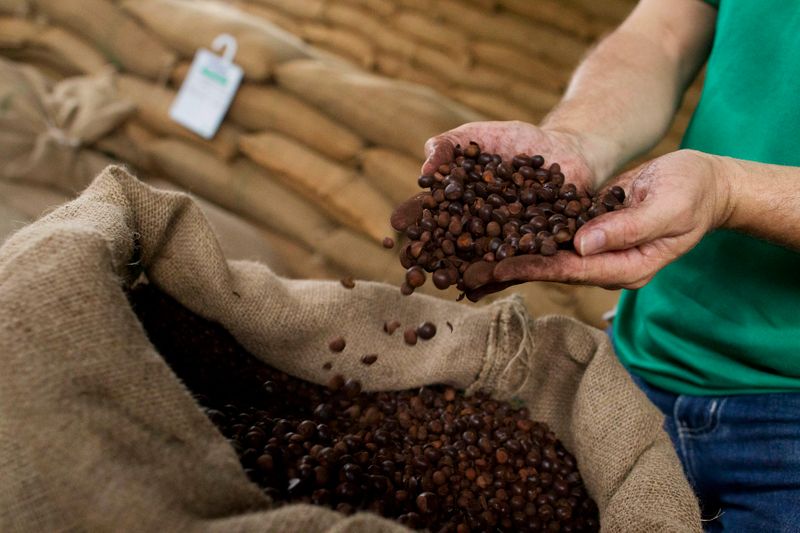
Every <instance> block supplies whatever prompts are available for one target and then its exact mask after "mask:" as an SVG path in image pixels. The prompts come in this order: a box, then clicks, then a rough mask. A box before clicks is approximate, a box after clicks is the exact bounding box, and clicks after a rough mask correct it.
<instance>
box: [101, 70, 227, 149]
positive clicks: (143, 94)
mask: <svg viewBox="0 0 800 533" xmlns="http://www.w3.org/2000/svg"><path fill="white" fill-rule="evenodd" d="M115 84H116V87H117V90H118V91H119V94H120V97H122V98H125V99H126V100H129V101H131V102H133V103H134V104H135V105H136V118H138V119H139V120H141V121H142V122H143V123H144V124H145V125H146V126H147V127H149V128H152V129H153V130H155V131H157V132H159V133H161V134H164V135H170V136H174V137H182V138H184V139H187V140H190V141H192V142H193V143H196V144H198V145H199V146H202V147H204V148H206V149H208V150H211V151H213V152H214V153H215V154H217V155H218V156H219V157H221V158H223V159H225V160H228V159H230V158H232V157H233V156H234V155H236V152H237V151H238V143H239V132H238V131H237V129H236V128H235V127H233V126H231V125H230V124H221V125H220V127H219V129H218V130H217V133H216V134H214V137H213V138H212V139H210V140H206V139H204V138H202V137H200V136H199V135H197V134H196V133H194V132H192V131H190V130H188V129H186V128H185V127H183V126H181V125H180V124H178V123H177V122H175V121H174V120H172V118H170V116H169V108H170V107H171V106H172V102H173V101H174V100H175V96H176V94H177V93H176V91H173V90H171V89H167V88H166V87H162V86H160V85H157V84H155V83H150V82H148V81H146V80H144V79H142V78H137V77H136V76H128V75H125V74H120V75H119V76H117V77H116V79H115Z"/></svg>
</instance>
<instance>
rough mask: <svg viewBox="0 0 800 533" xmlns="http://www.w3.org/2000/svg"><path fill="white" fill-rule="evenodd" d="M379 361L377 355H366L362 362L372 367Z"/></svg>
mask: <svg viewBox="0 0 800 533" xmlns="http://www.w3.org/2000/svg"><path fill="white" fill-rule="evenodd" d="M377 360H378V356H377V355H376V354H369V355H365V356H364V357H362V358H361V362H362V363H364V364H365V365H371V364H373V363H374V362H375V361H377Z"/></svg>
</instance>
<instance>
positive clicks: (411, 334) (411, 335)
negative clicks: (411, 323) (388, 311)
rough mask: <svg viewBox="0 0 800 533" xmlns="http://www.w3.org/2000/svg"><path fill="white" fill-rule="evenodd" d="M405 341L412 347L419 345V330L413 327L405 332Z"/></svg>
mask: <svg viewBox="0 0 800 533" xmlns="http://www.w3.org/2000/svg"><path fill="white" fill-rule="evenodd" d="M403 340H405V341H406V344H408V345H410V346H414V345H415V344H417V330H416V329H414V328H413V327H408V328H406V330H405V331H404V332H403Z"/></svg>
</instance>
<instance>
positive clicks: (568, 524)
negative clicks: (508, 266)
mask: <svg viewBox="0 0 800 533" xmlns="http://www.w3.org/2000/svg"><path fill="white" fill-rule="evenodd" d="M484 159H485V158H484ZM493 163H494V157H492V159H491V162H489V163H487V165H490V164H493ZM551 215H552V213H550V214H549V215H548V216H551ZM468 216H473V215H472V214H468ZM511 220H517V221H518V222H520V223H521V222H522V220H520V219H518V218H513V217H512V218H511ZM567 229H569V222H568V221H567ZM542 233H544V235H539V234H538V233H537V234H534V233H530V232H529V233H525V234H524V235H521V236H520V237H519V238H517V237H514V236H511V237H509V241H511V242H513V241H514V239H517V244H518V245H520V243H523V242H526V241H524V240H523V239H526V236H527V239H528V240H529V239H531V238H532V239H534V241H535V240H536V239H540V241H541V243H543V244H545V246H546V243H547V242H551V244H552V245H553V246H557V245H556V243H555V242H554V241H553V236H552V235H550V234H549V233H548V232H542ZM481 239H484V241H483V242H482V243H481V247H482V248H483V249H487V250H488V249H490V248H491V247H492V246H493V244H492V241H493V239H490V238H488V237H482V238H481ZM495 239H497V240H498V241H499V244H498V243H495V244H496V248H495V249H497V250H499V248H500V246H502V245H504V244H505V245H509V246H513V245H512V244H511V242H502V241H500V239H498V238H495ZM434 242H436V241H431V243H432V245H433V243H434ZM475 244H476V246H477V245H478V243H477V242H476V243H475ZM520 247H521V246H520ZM426 253H427V252H426ZM458 253H459V254H460V255H459V256H452V257H451V258H449V259H446V260H443V261H444V262H442V263H441V264H438V265H436V268H435V269H433V270H431V271H432V272H434V274H435V273H436V270H443V271H445V272H448V273H451V278H450V279H451V280H452V281H453V282H458V283H461V282H463V280H459V279H458V278H459V273H460V271H461V270H462V268H463V271H464V272H469V270H468V268H469V267H477V266H478V265H483V263H471V260H472V259H475V258H478V257H479V256H477V255H475V253H474V251H473V250H472V249H470V250H465V251H459V252H458ZM430 255H431V265H433V262H435V261H442V260H441V259H440V260H434V255H433V251H432V250H431V252H430ZM462 256H463V257H462ZM419 266H420V267H421V268H422V265H419ZM481 268H482V267H481ZM488 269H489V270H488V271H489V273H491V270H492V269H493V265H488ZM461 275H463V276H466V274H463V273H461ZM470 275H472V274H470ZM489 280H491V276H490V277H489ZM462 286H463V285H462ZM131 298H132V300H133V301H134V302H135V304H134V305H132V309H134V310H135V312H136V313H137V314H139V315H140V320H141V322H142V324H143V325H144V326H145V329H146V332H147V334H148V338H149V339H150V340H151V342H152V343H153V344H154V345H155V347H156V349H157V350H158V352H159V354H161V355H162V356H163V357H164V359H165V360H166V362H167V363H168V364H169V365H170V367H171V368H172V369H173V370H174V372H175V373H176V375H177V376H178V377H179V378H180V379H181V380H182V381H183V382H184V383H186V385H187V386H188V387H189V389H190V391H191V392H192V394H193V396H194V397H195V398H196V400H197V401H198V402H199V403H200V405H201V406H202V407H203V409H204V412H205V413H207V415H208V417H209V419H210V420H211V421H212V423H214V424H215V425H216V426H217V428H218V429H219V431H220V432H221V433H222V434H223V435H224V436H225V437H226V438H227V439H228V441H229V442H230V443H231V449H232V450H234V451H235V452H236V454H237V456H238V457H239V460H240V464H241V465H242V469H243V472H244V473H245V474H246V475H247V476H248V478H249V479H250V480H251V481H252V482H254V483H257V484H258V485H259V486H260V487H261V489H262V491H263V493H264V494H265V495H266V496H267V498H269V499H271V500H272V501H273V502H274V504H275V505H283V504H287V503H311V504H315V505H322V506H327V507H329V508H331V509H335V510H337V511H339V512H341V513H344V514H353V513H355V512H356V511H369V512H373V513H377V514H380V515H382V516H385V517H387V518H390V519H395V520H397V521H399V522H403V523H405V524H408V525H412V526H413V527H415V528H419V529H426V530H430V531H495V530H496V531H525V530H531V529H532V530H535V529H536V528H555V527H556V526H558V527H559V528H560V530H561V531H597V530H598V528H599V524H598V521H597V506H596V505H595V504H594V503H593V502H592V501H591V500H590V499H589V496H588V495H587V493H586V489H585V488H584V486H583V482H582V480H581V477H580V474H579V473H578V471H577V466H578V465H576V462H575V459H574V457H573V456H572V455H570V454H569V453H568V452H567V451H566V450H564V448H563V446H562V445H561V443H559V442H558V441H557V440H556V438H555V435H553V433H552V432H551V431H550V430H549V429H548V428H547V427H546V426H544V425H543V424H540V423H537V422H534V421H533V420H531V419H530V414H529V412H528V410H527V409H525V408H522V409H516V408H514V407H512V406H511V405H510V404H508V403H507V402H502V401H498V400H494V399H492V398H490V397H489V396H488V395H487V394H485V393H483V392H476V393H475V394H473V395H471V396H465V395H464V394H462V393H460V392H457V391H456V390H455V389H454V388H452V387H446V386H433V387H429V386H425V387H422V388H415V389H413V390H405V391H392V392H365V391H363V390H362V387H361V384H360V383H359V382H358V381H357V380H354V379H352V378H350V379H345V378H344V377H343V376H342V375H340V374H338V373H336V374H334V375H331V376H328V379H327V386H320V385H317V384H314V383H311V382H307V381H303V380H301V379H298V378H294V377H292V376H289V375H287V374H285V373H283V372H280V371H278V370H277V369H274V368H271V367H269V366H267V365H266V364H264V363H263V362H261V361H260V360H258V359H256V358H254V357H252V356H251V355H250V354H248V353H247V352H245V351H244V349H243V348H241V347H240V346H239V345H237V344H236V342H235V340H233V338H232V337H231V336H230V335H228V334H227V333H226V332H225V331H224V330H223V329H222V328H221V327H220V326H219V325H218V324H214V323H211V322H208V321H205V320H203V319H202V318H200V317H196V316H194V315H191V314H190V313H189V311H188V310H185V308H182V307H181V306H180V305H179V304H177V302H174V300H171V299H169V298H168V297H166V296H165V295H161V294H160V293H158V290H157V289H156V288H155V287H153V286H151V285H145V286H142V287H139V288H136V289H133V290H132V292H131ZM447 325H448V328H450V329H451V330H452V324H451V323H449V322H448V323H447ZM399 327H400V324H399V322H398V321H396V320H394V321H391V322H389V321H387V322H386V323H385V324H384V329H385V330H386V332H387V333H389V332H390V331H395V330H396V329H397V328H399ZM416 329H417V328H414V327H411V328H407V330H406V331H405V332H404V340H405V338H406V335H409V336H411V337H412V338H413V342H414V343H416V342H417V339H418V335H417V332H416ZM419 329H420V337H425V336H426V335H427V333H425V329H426V328H424V327H423V325H420V326H419ZM429 346H430V345H428V346H425V345H424V344H423V345H422V346H420V347H419V348H418V350H423V352H417V353H419V354H420V355H422V356H424V349H425V348H429ZM351 350H352V347H351ZM362 353H363V352H362ZM375 356H376V354H369V353H367V355H365V356H363V357H361V360H362V361H364V362H365V364H366V362H367V361H369V360H371V359H372V358H373V357H375ZM373 364H374V363H373ZM331 366H332V365H331ZM540 513H541V516H540Z"/></svg>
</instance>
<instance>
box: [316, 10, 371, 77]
mask: <svg viewBox="0 0 800 533" xmlns="http://www.w3.org/2000/svg"><path fill="white" fill-rule="evenodd" d="M300 36H301V37H303V40H304V41H306V42H309V43H311V44H312V45H314V46H316V47H318V48H322V49H324V50H328V51H330V52H333V53H335V54H338V55H340V56H342V57H345V58H348V59H350V60H351V61H352V62H353V63H355V64H356V65H358V66H360V67H363V68H365V69H367V70H370V69H372V68H373V66H374V65H375V50H374V49H373V46H372V44H371V43H370V42H369V41H368V40H367V39H366V38H364V37H363V36H361V35H359V34H357V33H354V32H351V31H349V30H346V29H343V28H331V27H330V26H328V25H326V24H321V23H318V22H309V21H307V22H303V23H301V24H300Z"/></svg>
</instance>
